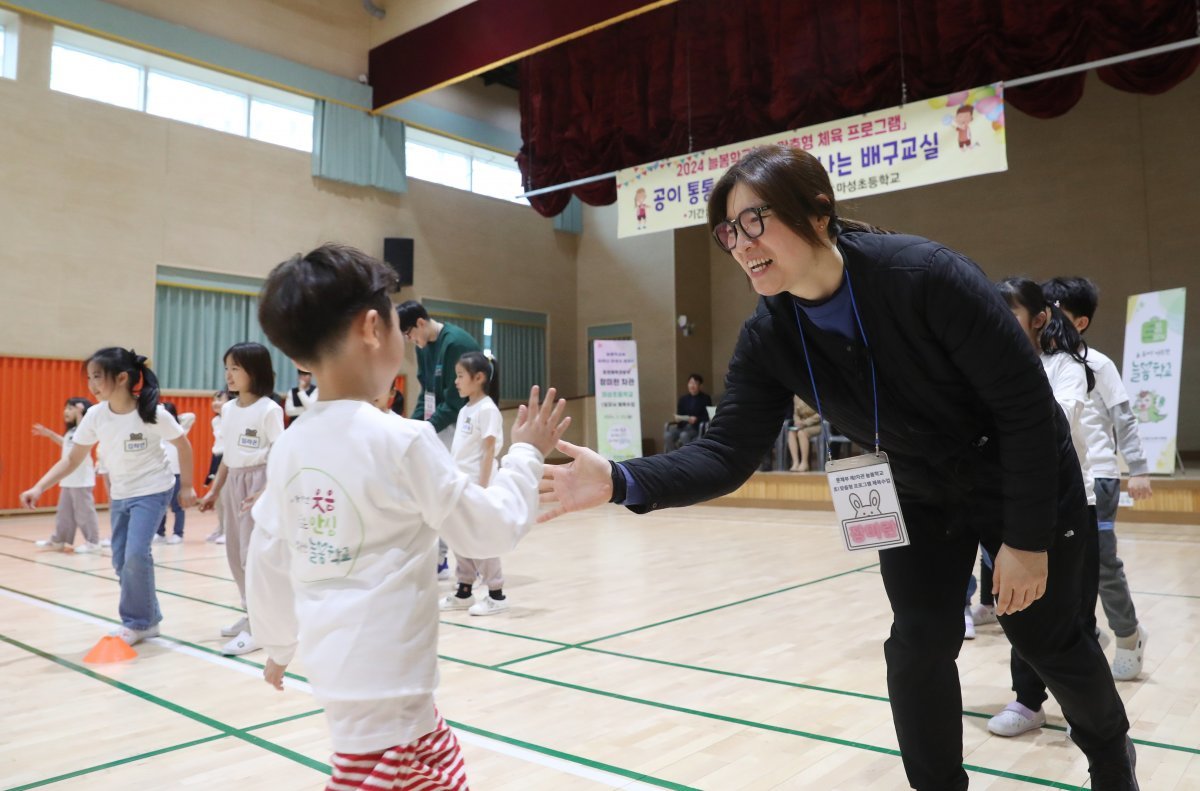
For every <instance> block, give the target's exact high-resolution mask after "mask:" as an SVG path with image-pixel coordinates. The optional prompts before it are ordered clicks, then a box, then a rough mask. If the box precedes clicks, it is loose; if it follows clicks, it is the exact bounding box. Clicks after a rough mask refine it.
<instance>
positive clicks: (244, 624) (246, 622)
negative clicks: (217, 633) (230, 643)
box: [221, 616, 250, 637]
mask: <svg viewBox="0 0 1200 791" xmlns="http://www.w3.org/2000/svg"><path fill="white" fill-rule="evenodd" d="M249 628H250V619H249V618H248V617H246V616H242V617H241V618H239V619H238V620H237V621H236V622H234V623H231V624H229V626H223V627H221V636H222V637H237V636H238V635H239V634H241V633H242V632H244V631H246V630H247V629H249Z"/></svg>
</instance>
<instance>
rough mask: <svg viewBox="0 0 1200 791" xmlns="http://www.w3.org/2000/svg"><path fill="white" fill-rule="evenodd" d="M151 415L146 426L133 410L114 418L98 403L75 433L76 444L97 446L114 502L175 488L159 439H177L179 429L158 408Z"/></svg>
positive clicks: (163, 410)
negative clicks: (151, 417) (102, 459)
mask: <svg viewBox="0 0 1200 791" xmlns="http://www.w3.org/2000/svg"><path fill="white" fill-rule="evenodd" d="M154 414H155V420H156V422H154V423H146V422H145V421H143V420H142V418H141V416H140V415H138V412H137V410H136V409H135V410H133V411H132V412H128V413H126V414H124V415H118V414H115V413H114V412H113V411H112V409H111V408H109V406H108V402H107V401H101V402H100V403H99V404H97V405H96V406H94V407H92V408H91V409H89V410H88V411H87V414H85V415H84V416H83V420H81V421H80V422H79V428H77V429H76V430H75V436H74V437H73V439H74V441H75V444H76V445H95V444H97V443H99V444H100V451H101V452H102V453H103V454H104V467H105V469H106V471H107V472H108V476H109V481H110V482H111V483H112V498H113V499H114V500H127V499H129V498H130V497H144V496H145V495H148V494H157V493H159V492H166V491H170V490H171V489H172V488H174V486H175V475H174V474H173V473H172V472H171V468H170V467H169V466H168V465H167V454H166V451H164V450H163V446H162V442H161V441H160V440H164V439H165V440H171V439H175V438H177V437H181V436H183V429H182V428H180V427H179V424H178V423H176V422H175V418H173V417H171V413H170V412H168V411H167V410H165V409H163V408H162V407H161V406H160V407H159V408H158V410H157V411H156V412H155V413H154Z"/></svg>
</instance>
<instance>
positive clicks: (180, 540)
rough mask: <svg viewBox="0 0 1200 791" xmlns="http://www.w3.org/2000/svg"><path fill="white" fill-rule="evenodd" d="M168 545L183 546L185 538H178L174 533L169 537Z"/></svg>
mask: <svg viewBox="0 0 1200 791" xmlns="http://www.w3.org/2000/svg"><path fill="white" fill-rule="evenodd" d="M167 543H168V544H182V543H183V536H177V535H175V534H174V533H172V534H171V535H169V536H167Z"/></svg>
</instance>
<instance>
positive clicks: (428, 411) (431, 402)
mask: <svg viewBox="0 0 1200 791" xmlns="http://www.w3.org/2000/svg"><path fill="white" fill-rule="evenodd" d="M435 411H437V399H436V398H435V397H434V395H433V393H426V394H425V419H426V420H432V419H433V413H434V412H435Z"/></svg>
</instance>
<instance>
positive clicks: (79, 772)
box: [8, 733, 229, 791]
mask: <svg viewBox="0 0 1200 791" xmlns="http://www.w3.org/2000/svg"><path fill="white" fill-rule="evenodd" d="M227 738H229V734H228V733H217V734H213V735H212V736H205V737H204V738H203V739H193V740H192V741H190V742H184V743H183V744H173V745H171V746H170V747H162V748H160V749H158V750H150V751H149V752H144V753H139V754H137V755H131V756H129V757H128V758H119V759H117V760H115V761H108V762H107V763H102V764H96V765H95V766H89V767H86V768H84V769H76V770H75V771H74V772H67V773H66V774H61V775H56V776H54V777H47V778H45V779H44V780H35V781H34V782H32V783H26V784H25V785H21V786H14V787H12V788H9V789H8V791H28V789H30V788H40V787H41V786H48V785H51V784H53V783H61V782H62V781H64V780H71V779H74V778H76V777H82V776H83V775H90V774H92V773H94V772H103V771H104V770H105V769H112V768H113V767H117V766H124V765H125V764H131V763H133V762H134V761H142V760H145V759H147V758H153V757H155V756H156V755H163V754H164V753H173V752H176V751H177V750H186V749H187V748H189V747H195V746H196V745H198V744H207V743H208V742H215V741H220V740H221V739H227Z"/></svg>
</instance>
